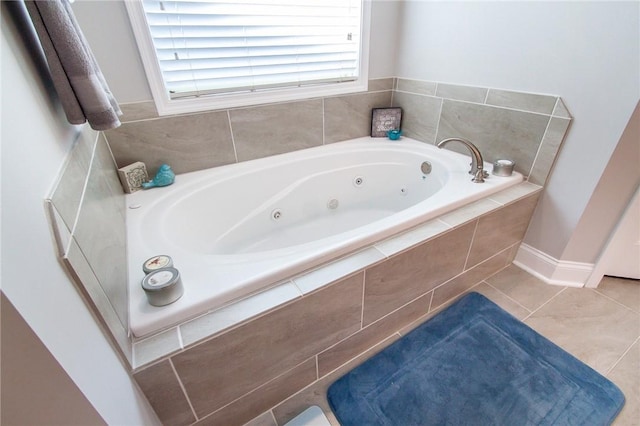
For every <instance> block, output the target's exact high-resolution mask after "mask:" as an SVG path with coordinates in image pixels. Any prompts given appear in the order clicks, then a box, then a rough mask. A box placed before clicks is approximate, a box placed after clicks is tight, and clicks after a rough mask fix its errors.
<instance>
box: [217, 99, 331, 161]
mask: <svg viewBox="0 0 640 426" xmlns="http://www.w3.org/2000/svg"><path fill="white" fill-rule="evenodd" d="M229 116H230V122H231V128H232V129H233V141H234V144H235V147H236V152H237V155H238V161H246V160H253V159H256V158H262V157H268V156H270V155H276V154H283V153H285V152H291V151H297V150H300V149H305V148H312V147H315V146H320V145H322V99H313V100H310V101H302V102H290V103H285V104H275V105H265V106H257V107H253V108H240V109H233V110H230V111H229Z"/></svg>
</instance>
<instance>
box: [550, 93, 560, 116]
mask: <svg viewBox="0 0 640 426" xmlns="http://www.w3.org/2000/svg"><path fill="white" fill-rule="evenodd" d="M559 102H560V96H556V103H555V104H553V109H552V110H551V116H552V117H558V116H557V115H554V114H553V113H554V112H555V111H556V109H557V108H558V103H559Z"/></svg>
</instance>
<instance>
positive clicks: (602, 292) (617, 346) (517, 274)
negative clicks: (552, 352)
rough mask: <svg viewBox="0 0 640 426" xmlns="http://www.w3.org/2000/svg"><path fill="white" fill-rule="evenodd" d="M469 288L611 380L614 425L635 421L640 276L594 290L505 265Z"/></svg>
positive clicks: (320, 397) (317, 397) (639, 382)
mask: <svg viewBox="0 0 640 426" xmlns="http://www.w3.org/2000/svg"><path fill="white" fill-rule="evenodd" d="M471 291H477V292H479V293H481V294H483V295H485V296H486V297H488V298H489V299H491V300H492V301H494V302H495V303H496V304H498V305H499V306H501V307H502V308H503V309H505V310H506V311H508V312H510V313H511V314H512V315H514V316H515V317H517V318H518V319H520V320H522V321H523V322H524V323H525V324H527V325H529V326H530V327H532V328H533V329H534V330H536V331H537V332H539V333H540V334H542V335H544V336H545V337H547V338H548V339H549V340H551V341H553V342H554V343H556V344H557V345H559V346H560V347H562V348H563V349H565V350H566V351H567V352H569V353H571V354H573V355H574V356H576V357H577V358H579V359H580V360H582V361H583V362H585V363H586V364H588V365H589V366H591V367H592V368H594V369H595V370H596V371H598V372H600V373H601V374H603V375H604V376H606V377H607V378H609V379H610V380H611V381H613V382H614V383H615V384H616V385H618V387H619V388H620V389H621V390H622V391H623V392H624V394H625V396H626V404H625V406H624V409H623V410H622V412H621V413H620V415H619V416H618V417H617V418H616V420H615V422H614V426H631V425H640V281H638V280H626V279H620V278H613V277H605V278H604V279H603V280H602V282H601V283H600V285H599V286H598V288H597V289H586V288H569V287H558V286H550V285H547V284H545V283H543V282H542V281H540V280H538V279H537V278H535V277H533V276H532V275H530V274H528V273H526V272H525V271H523V270H522V269H520V268H518V267H516V266H514V265H510V266H509V267H507V268H506V269H504V270H502V271H501V272H499V273H498V274H496V275H494V276H492V277H490V278H488V279H486V280H485V281H483V282H481V283H480V284H478V285H476V286H475V287H474V288H472V289H471ZM325 386H326V385H325ZM311 394H312V395H313V396H311V397H310V398H309V397H307V398H308V399H307V403H309V405H311V404H313V403H317V404H318V405H320V406H321V407H326V406H327V405H326V398H325V397H324V392H318V391H317V390H316V391H314V392H311ZM285 405H286V402H285ZM265 414H267V413H265ZM261 417H262V416H261ZM269 417H270V416H269ZM275 417H276V418H278V416H277V415H276V416H275ZM328 417H329V419H330V421H331V422H332V423H335V417H333V416H332V415H331V414H330V413H329V416H328ZM263 419H264V418H263ZM270 419H272V417H270ZM256 420H257V419H256ZM267 423H268V424H273V423H272V422H271V421H269V422H266V423H262V422H261V421H256V422H255V423H253V422H251V424H252V425H254V424H267Z"/></svg>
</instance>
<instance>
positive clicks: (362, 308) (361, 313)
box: [360, 268, 367, 330]
mask: <svg viewBox="0 0 640 426" xmlns="http://www.w3.org/2000/svg"><path fill="white" fill-rule="evenodd" d="M366 282H367V268H365V269H364V270H363V271H362V303H361V308H360V330H362V329H363V328H364V293H365V290H366Z"/></svg>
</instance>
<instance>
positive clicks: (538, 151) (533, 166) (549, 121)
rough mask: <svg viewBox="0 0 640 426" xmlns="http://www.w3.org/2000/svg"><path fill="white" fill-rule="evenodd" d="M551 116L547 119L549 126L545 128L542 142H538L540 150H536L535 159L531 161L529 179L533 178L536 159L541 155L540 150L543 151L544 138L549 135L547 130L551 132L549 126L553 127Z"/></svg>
mask: <svg viewBox="0 0 640 426" xmlns="http://www.w3.org/2000/svg"><path fill="white" fill-rule="evenodd" d="M551 118H552V117H551V116H549V120H548V121H547V126H546V127H545V128H544V132H542V139H540V143H539V144H538V150H537V151H536V155H535V156H534V157H533V161H532V162H531V168H530V169H529V174H528V175H527V181H528V180H529V178H531V173H533V169H534V168H535V166H536V160H537V159H538V156H539V155H540V151H542V145H543V142H544V139H545V138H546V137H547V132H549V127H551Z"/></svg>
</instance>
